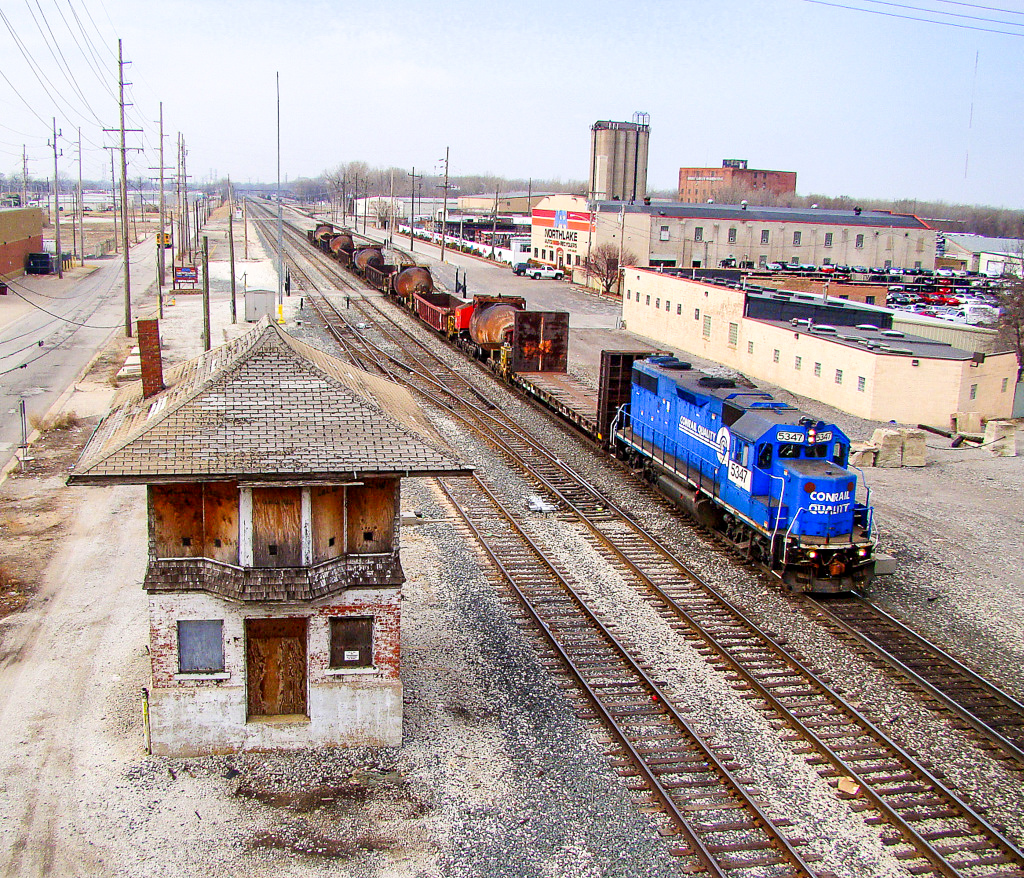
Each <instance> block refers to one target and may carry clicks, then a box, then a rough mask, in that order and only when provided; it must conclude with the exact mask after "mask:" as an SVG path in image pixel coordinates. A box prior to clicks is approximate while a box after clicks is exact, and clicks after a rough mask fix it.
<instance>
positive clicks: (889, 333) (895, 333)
mask: <svg viewBox="0 0 1024 878" xmlns="http://www.w3.org/2000/svg"><path fill="white" fill-rule="evenodd" d="M882 335H884V336H885V337H886V338H903V335H904V334H903V333H902V332H900V331H899V330H898V329H883V330H882Z"/></svg>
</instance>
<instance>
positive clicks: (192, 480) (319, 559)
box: [68, 320, 469, 756]
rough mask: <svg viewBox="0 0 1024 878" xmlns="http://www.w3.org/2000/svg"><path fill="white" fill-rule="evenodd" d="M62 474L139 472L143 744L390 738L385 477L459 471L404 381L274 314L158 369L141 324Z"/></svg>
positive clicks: (395, 700) (393, 618)
mask: <svg viewBox="0 0 1024 878" xmlns="http://www.w3.org/2000/svg"><path fill="white" fill-rule="evenodd" d="M139 343H140V351H141V353H142V358H143V380H142V382H141V383H138V384H134V385H131V386H129V387H126V388H124V389H123V390H122V391H121V392H120V393H119V395H118V397H117V398H116V399H115V401H114V404H113V406H112V408H111V411H110V412H109V413H108V414H107V416H106V417H105V418H104V419H103V421H102V422H101V424H100V425H99V427H98V428H97V430H96V432H95V433H94V434H93V437H92V438H91V439H90V441H89V443H88V444H87V445H86V448H85V449H84V451H83V452H82V456H81V458H80V459H79V461H78V464H77V465H76V467H75V470H74V472H73V473H72V475H71V476H70V477H69V479H68V482H69V484H82V485H103V484H145V485H147V507H148V518H149V537H148V544H149V545H148V552H149V565H148V568H147V571H146V577H145V581H144V588H145V589H146V591H147V592H148V594H149V614H150V657H151V666H152V681H151V688H150V690H149V704H150V737H151V746H152V752H153V753H155V754H158V755H175V756H188V755H200V754H207V753H222V752H231V751H236V750H267V749H294V748H300V747H308V746H340V745H345V746H347V745H363V744H365V745H375V746H382V745H396V744H398V743H400V742H401V737H402V682H401V677H400V668H401V655H400V653H401V650H400V634H401V613H400V606H401V604H400V600H401V587H402V584H403V582H404V580H405V574H404V572H403V570H402V565H401V560H400V555H399V544H400V522H401V516H400V514H399V498H400V480H401V478H402V477H403V476H406V477H408V476H425V475H460V474H465V473H467V472H468V471H469V470H468V469H467V468H466V467H465V466H463V465H462V464H460V463H459V461H458V460H457V459H456V458H455V456H454V455H453V454H452V453H451V452H450V451H449V450H447V449H446V448H445V447H444V445H443V443H442V441H441V440H440V438H439V437H438V436H437V435H436V434H435V433H434V431H433V429H432V427H431V426H430V424H429V423H428V422H427V421H426V419H425V418H424V416H423V414H422V412H421V411H420V410H419V408H418V406H417V405H416V403H415V402H414V401H413V399H412V397H411V396H410V395H409V393H408V392H407V391H405V390H404V389H402V388H400V387H397V386H396V385H393V384H391V383H390V382H387V381H385V380H383V379H380V378H377V377H375V376H372V375H368V374H366V373H364V372H361V371H360V370H358V369H355V368H353V367H351V366H348V365H346V364H344V363H342V362H340V361H339V360H337V359H335V358H334V357H331V356H328V355H327V354H324V353H323V352H321V351H319V350H317V349H316V348H314V347H311V346H310V345H307V344H304V343H303V342H300V341H298V340H296V339H294V338H292V337H291V336H289V335H288V334H286V333H285V332H284V331H283V330H282V329H280V328H279V327H277V326H276V325H274V324H271V323H268V322H266V321H264V323H262V324H261V325H260V326H258V327H257V328H255V329H253V330H252V331H251V332H249V333H247V334H246V335H244V336H242V337H241V338H239V339H237V340H236V341H234V342H231V343H229V344H227V345H224V346H222V347H220V348H217V349H214V350H212V351H209V352H207V353H206V354H204V355H203V356H201V357H198V358H196V359H194V360H190V361H188V362H185V363H182V364H180V365H178V366H176V367H174V368H172V369H170V370H168V372H167V378H166V386H165V385H164V376H163V374H162V369H161V367H160V364H159V356H158V355H159V335H158V328H157V322H156V321H155V320H153V321H139Z"/></svg>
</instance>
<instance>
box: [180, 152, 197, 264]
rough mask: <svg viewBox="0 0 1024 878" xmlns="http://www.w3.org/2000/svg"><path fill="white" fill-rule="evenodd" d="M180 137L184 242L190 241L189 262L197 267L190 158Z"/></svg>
mask: <svg viewBox="0 0 1024 878" xmlns="http://www.w3.org/2000/svg"><path fill="white" fill-rule="evenodd" d="M178 137H179V138H180V140H181V197H182V211H181V212H182V213H183V214H184V215H185V234H184V236H183V237H182V239H181V240H182V242H184V241H188V261H189V262H191V263H192V264H193V265H195V259H194V258H193V256H192V229H191V219H192V217H191V215H190V213H189V207H188V170H187V165H186V162H185V158H186V156H188V150H187V149H185V138H184V137H182V136H181V135H180V134H179V135H178Z"/></svg>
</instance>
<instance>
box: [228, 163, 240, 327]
mask: <svg viewBox="0 0 1024 878" xmlns="http://www.w3.org/2000/svg"><path fill="white" fill-rule="evenodd" d="M228 259H229V260H230V262H231V322H232V323H237V322H238V306H237V305H236V304H235V193H234V190H233V189H232V188H231V175H230V174H228Z"/></svg>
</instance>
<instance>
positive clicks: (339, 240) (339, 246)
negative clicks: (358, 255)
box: [331, 232, 355, 253]
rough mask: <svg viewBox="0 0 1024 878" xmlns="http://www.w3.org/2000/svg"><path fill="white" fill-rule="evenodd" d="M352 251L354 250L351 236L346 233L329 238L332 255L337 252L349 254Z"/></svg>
mask: <svg viewBox="0 0 1024 878" xmlns="http://www.w3.org/2000/svg"><path fill="white" fill-rule="evenodd" d="M353 249H355V244H353V243H352V236H351V235H350V234H348V233H347V232H342V233H341V234H340V235H335V236H334V237H333V238H331V252H332V253H337V252H338V251H339V250H344V251H345V252H346V253H351V252H352V251H353Z"/></svg>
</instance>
